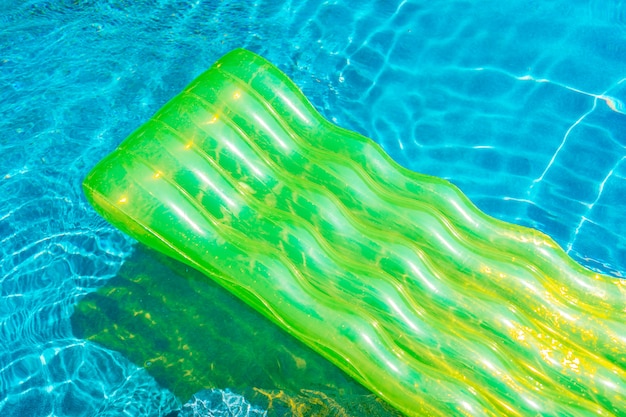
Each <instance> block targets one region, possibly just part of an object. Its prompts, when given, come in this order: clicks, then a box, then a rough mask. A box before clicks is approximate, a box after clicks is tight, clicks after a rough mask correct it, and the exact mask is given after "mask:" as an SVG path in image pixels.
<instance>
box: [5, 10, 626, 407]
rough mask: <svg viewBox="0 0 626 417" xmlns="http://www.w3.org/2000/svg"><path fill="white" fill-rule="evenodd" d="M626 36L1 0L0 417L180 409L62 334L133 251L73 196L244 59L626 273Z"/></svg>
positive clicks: (535, 17)
mask: <svg viewBox="0 0 626 417" xmlns="http://www.w3.org/2000/svg"><path fill="white" fill-rule="evenodd" d="M242 3H245V4H242ZM625 34H626V6H625V5H624V4H623V3H622V2H618V1H599V0H595V1H585V2H582V1H573V2H572V1H564V0H563V1H556V2H550V3H548V2H538V1H517V0H516V1H510V2H502V1H492V0H488V1H482V2H472V1H460V0H453V1H449V0H446V1H437V0H435V1H430V2H427V3H426V2H421V1H391V0H386V1H335V2H329V1H325V2H322V1H305V2H296V1H292V2H290V1H287V2H282V1H258V2H237V1H227V0H223V1H189V2H188V1H165V0H160V1H139V2H132V1H54V2H53V1H26V2H21V1H20V2H18V1H0V115H1V117H0V277H1V278H0V279H1V281H0V285H1V287H0V288H1V289H0V320H1V321H0V323H1V325H0V341H1V343H0V414H1V415H3V416H5V415H6V416H22V415H29V416H46V415H57V416H79V415H80V416H83V415H84V416H95V415H98V416H108V415H110V416H119V415H133V416H134V415H167V414H168V413H174V415H175V414H176V413H177V410H179V409H180V407H181V401H180V399H177V398H175V397H174V396H173V395H172V393H171V392H170V391H168V390H166V389H164V388H162V387H160V386H159V385H158V384H157V383H156V382H155V380H154V378H153V377H152V376H151V375H150V374H149V373H148V372H147V371H146V370H145V369H144V368H143V364H134V363H132V362H131V361H130V360H128V359H127V358H126V357H125V356H123V355H122V354H121V353H120V352H117V351H114V350H109V349H106V348H104V347H102V346H100V345H98V344H95V343H92V342H88V341H85V340H83V339H80V338H77V337H76V336H75V335H74V334H73V331H72V328H71V325H70V316H71V315H72V312H73V311H74V308H75V306H76V304H77V302H78V300H80V299H82V298H83V297H84V296H85V295H86V294H88V293H92V292H93V291H95V290H96V289H97V288H100V287H102V286H103V285H105V284H106V283H107V282H109V281H110V280H111V279H112V278H113V277H115V276H116V274H117V273H118V271H119V270H120V267H121V266H122V265H123V263H124V261H125V260H126V259H128V258H129V256H131V253H132V252H133V250H134V247H135V243H134V242H133V241H132V240H131V239H130V238H127V237H126V236H124V235H123V234H122V233H121V232H118V231H117V230H114V229H113V228H112V227H111V226H109V225H108V224H107V223H106V222H105V221H104V220H102V219H101V218H99V217H98V216H97V215H96V214H95V212H94V211H93V210H92V209H91V207H89V206H88V204H87V203H86V201H85V199H84V197H83V196H82V191H81V189H80V183H81V181H82V179H83V177H84V175H85V174H86V173H87V171H88V170H89V169H90V168H91V167H92V166H93V165H94V164H95V163H96V162H97V161H98V160H100V159H101V158H102V157H103V156H104V155H106V154H107V153H108V152H110V151H111V150H112V149H113V148H115V147H116V146H117V144H119V142H120V141H121V140H123V139H124V138H125V137H126V136H127V135H128V134H129V133H130V132H132V131H133V130H134V129H135V128H136V127H138V126H139V125H140V124H141V123H143V122H144V121H145V120H146V119H147V118H149V117H150V116H151V115H152V114H153V113H154V112H155V111H156V110H157V109H158V108H159V107H160V106H162V105H163V104H164V103H165V102H166V101H167V100H168V99H169V98H171V97H173V96H174V95H175V94H176V93H178V92H179V91H180V90H181V89H182V88H183V87H184V86H185V85H186V83H188V82H189V81H191V80H192V79H193V78H194V77H195V76H197V75H198V74H200V73H201V72H202V71H204V70H205V69H206V68H207V67H208V66H209V65H210V64H211V63H212V62H213V61H214V60H215V59H217V58H218V57H220V56H221V55H223V54H224V53H225V52H227V51H229V50H231V49H233V48H236V47H245V48H248V49H250V50H253V51H255V52H257V53H260V54H261V55H264V56H265V57H266V58H268V59H269V60H270V61H272V62H274V63H275V64H277V65H278V66H279V67H280V68H281V69H283V71H285V72H286V73H287V74H288V75H289V76H290V77H291V78H292V79H293V80H294V81H295V82H296V84H298V85H299V86H300V87H301V88H302V89H303V91H304V93H305V95H307V97H309V99H310V100H311V101H312V102H313V104H314V105H315V106H316V107H317V108H318V109H319V110H320V111H321V112H322V114H323V115H324V116H326V117H327V118H329V119H331V120H333V121H335V122H336V123H337V124H339V125H341V126H343V127H345V128H348V129H351V130H356V131H358V132H360V133H362V134H364V135H366V136H368V137H371V138H373V139H374V140H376V141H378V142H379V143H381V144H382V146H383V147H384V148H385V149H386V150H387V152H389V153H390V154H391V156H392V157H393V158H394V159H396V160H397V161H398V162H399V163H401V164H402V165H404V166H406V167H408V168H410V169H413V170H416V171H419V172H423V173H428V174H432V175H436V176H439V177H444V178H447V179H449V180H451V181H452V182H453V183H455V184H456V185H458V186H459V187H460V188H461V189H462V190H463V191H464V192H465V193H466V194H467V195H468V196H469V197H470V199H472V200H473V201H474V202H475V203H476V204H477V205H478V206H479V207H480V208H482V209H483V210H484V211H486V212H487V213H489V214H491V215H493V216H495V217H497V218H500V219H503V220H506V221H509V222H514V223H518V224H523V225H527V226H531V227H535V228H538V229H540V230H542V231H544V232H546V233H548V234H549V235H551V236H552V237H553V238H555V240H556V241H557V242H558V243H559V244H560V245H561V246H563V247H564V248H565V249H566V250H567V251H568V252H569V254H570V255H571V256H572V257H574V258H575V259H576V260H578V261H579V262H581V263H582V264H584V265H586V266H588V267H591V268H594V269H596V270H598V271H601V272H604V273H608V274H612V275H615V276H625V275H626V225H625V223H624V222H623V221H622V215H623V214H624V207H625V203H626V197H624V195H626V182H625V181H624V178H625V176H626V150H625V146H626V137H625V136H624V133H623V132H625V131H626V129H625V128H626V116H625V113H626V107H625V106H624V100H626V97H625V96H626V82H625V81H624V80H626V69H625V68H624V65H623V56H625V52H626V37H625ZM222 388H224V389H226V388H229V387H226V386H225V387H222Z"/></svg>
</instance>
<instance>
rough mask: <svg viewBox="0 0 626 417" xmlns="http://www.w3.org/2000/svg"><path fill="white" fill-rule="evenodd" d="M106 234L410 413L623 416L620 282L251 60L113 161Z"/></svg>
mask: <svg viewBox="0 0 626 417" xmlns="http://www.w3.org/2000/svg"><path fill="white" fill-rule="evenodd" d="M83 185H84V190H85V193H86V195H87V198H88V200H89V201H90V203H91V204H92V205H93V206H94V208H95V209H96V210H97V211H98V212H99V213H100V214H101V215H102V216H104V217H105V218H106V219H107V220H108V221H109V222H111V223H112V224H114V225H115V226H116V227H118V228H119V229H121V230H123V231H124V232H126V233H128V234H129V235H131V236H133V237H134V238H136V239H137V240H138V241H140V242H142V243H144V244H146V245H147V246H149V247H152V248H154V249H157V250H158V251H160V252H162V253H164V254H166V255H169V256H171V257H172V258H175V259H177V260H179V261H182V262H184V263H185V264H187V265H190V266H192V267H194V268H196V269H198V270H199V271H201V272H203V273H204V274H205V275H206V276H208V277H209V278H211V279H213V280H215V281H216V282H218V283H219V284H220V285H222V286H223V287H225V288H226V289H227V290H229V291H230V292H232V293H233V294H235V295H236V296H237V297H239V298H240V299H241V300H243V301H245V302H246V303H247V304H249V305H250V306H252V307H253V308H254V309H256V310H257V311H259V312H260V313H262V314H263V315H265V316H266V317H267V318H269V319H270V320H271V321H272V322H274V323H276V325H278V326H280V327H281V328H283V329H284V330H286V331H287V332H288V333H289V334H291V335H292V336H294V337H296V338H297V339H299V340H300V341H302V342H304V343H305V344H306V345H308V346H310V347H311V348H312V349H314V350H315V351H317V352H319V353H320V354H321V355H322V356H324V357H325V358H327V359H328V360H329V361H331V362H332V363H334V364H335V365H337V366H338V367H339V368H341V369H342V370H343V371H345V372H346V373H347V374H348V375H350V376H351V377H353V378H354V379H355V380H356V381H358V382H360V383H361V384H362V385H364V386H365V387H367V388H369V389H370V390H371V391H372V392H374V393H375V394H377V395H378V396H380V397H381V398H382V399H384V400H385V401H386V402H388V403H389V404H391V405H392V406H394V407H395V408H397V409H398V410H399V411H401V412H402V413H404V414H406V415H409V416H425V415H426V416H446V417H447V416H457V415H459V416H465V415H466V416H503V415H507V416H535V415H541V416H591V415H593V416H617V415H624V410H626V336H625V335H626V324H625V323H626V281H624V280H620V279H617V278H611V277H607V276H603V275H600V274H597V273H594V272H592V271H589V270H587V269H585V268H583V267H582V266H580V265H578V264H577V263H575V262H574V261H573V260H572V259H571V258H569V257H568V256H567V254H566V253H565V252H564V251H563V250H562V249H561V248H559V247H558V245H556V244H555V243H554V242H553V241H552V240H551V239H550V238H549V237H547V236H545V235H544V234H542V233H540V232H538V231H536V230H532V229H528V228H524V227H520V226H516V225H512V224H508V223H504V222H500V221H498V220H495V219H493V218H491V217H489V216H487V215H485V214H484V213H482V212H481V211H479V210H478V209H477V208H476V207H475V206H474V205H472V203H471V202H470V201H469V200H468V199H467V198H466V197H465V196H464V195H463V194H462V193H461V192H460V191H459V190H458V189H457V188H456V187H454V186H453V185H451V184H450V183H449V182H447V181H445V180H442V179H439V178H434V177H430V176H426V175H420V174H417V173H415V172H411V171H408V170H406V169H404V168H402V167H400V166H398V165H397V164H396V163H394V162H393V161H392V160H391V158H389V156H387V155H386V154H385V153H384V152H383V151H382V150H381V149H380V147H379V146H378V145H376V144H375V143H374V142H372V141H371V140H369V139H367V138H364V137H362V136H360V135H358V134H356V133H354V132H350V131H346V130H344V129H341V128H339V127H337V126H335V125H333V124H331V123H330V122H328V121H327V120H325V119H324V118H322V117H321V116H320V115H319V114H318V112H317V111H316V110H315V109H314V108H313V106H312V105H311V104H310V103H309V102H308V101H307V100H306V98H305V97H304V96H303V95H302V93H301V92H300V91H299V90H298V88H297V87H296V86H295V85H294V84H293V83H292V82H291V81H290V80H289V79H288V78H287V76H285V75H284V74H283V73H281V72H280V71H279V70H278V69H277V68H276V67H274V66H273V65H272V64H271V63H269V62H268V61H266V60H265V59H263V58H261V57H260V56H258V55H255V54H254V53H252V52H249V51H246V50H242V49H238V50H235V51H232V52H230V53H229V54H227V55H225V56H224V57H222V58H221V59H220V60H219V61H217V62H216V63H215V64H214V65H213V66H212V67H211V68H210V69H209V70H208V71H206V72H205V73H204V74H202V75H200V76H199V77H198V78H197V79H196V80H194V81H193V82H192V83H191V84H190V85H189V86H188V87H187V88H185V89H184V91H182V92H181V93H180V94H179V95H178V96H176V97H175V98H173V99H172V100H171V101H170V102H168V103H167V104H166V105H165V106H164V107H163V108H162V109H161V110H159V111H158V112H157V113H156V114H155V115H154V116H153V117H152V118H151V119H150V120H148V121H147V122H146V123H145V124H144V125H143V126H141V127H140V128H139V129H138V130H137V131H135V132H134V133H132V134H131V135H130V137H128V138H127V139H126V140H125V141H124V142H122V144H121V145H120V146H119V147H118V148H117V149H116V150H115V151H113V152H112V153H111V154H110V155H108V156H106V157H105V158H104V159H103V160H102V161H101V162H100V163H99V164H98V165H97V166H96V167H95V168H94V169H93V170H92V171H91V172H90V173H89V174H88V176H87V178H86V179H85V181H84V184H83Z"/></svg>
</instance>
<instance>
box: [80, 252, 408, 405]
mask: <svg viewBox="0 0 626 417" xmlns="http://www.w3.org/2000/svg"><path fill="white" fill-rule="evenodd" d="M72 327H73V329H74V334H76V335H77V336H78V337H80V338H84V339H87V340H90V341H93V342H96V343H99V344H101V345H102V346H105V347H106V348H108V349H112V350H115V351H118V352H120V353H122V354H123V355H124V356H125V357H127V358H128V359H130V360H131V361H132V362H134V363H136V364H137V365H139V366H143V367H144V368H145V369H146V370H147V371H148V373H150V374H151V375H152V376H153V377H154V378H155V379H156V381H157V382H158V383H159V384H160V385H161V386H163V387H164V388H166V389H168V390H171V391H172V392H173V393H174V395H176V397H178V399H179V400H180V401H181V403H185V402H187V401H188V400H189V399H190V398H191V397H192V395H193V394H195V393H197V392H200V391H202V390H205V389H211V388H220V389H221V388H224V387H230V389H231V390H233V391H234V392H236V393H240V394H243V395H244V396H245V397H246V399H247V400H248V401H250V402H251V403H252V404H254V405H256V406H259V407H262V408H264V409H266V410H268V411H269V412H270V413H271V414H270V415H293V416H303V417H306V416H336V415H342V416H346V417H347V416H354V417H358V416H363V415H368V416H379V417H386V416H389V417H392V416H398V415H399V414H398V413H397V412H395V411H394V410H393V409H392V408H390V407H389V406H387V405H385V404H384V403H383V402H381V400H379V399H377V398H376V396H374V395H373V394H371V393H370V392H369V391H368V390H366V389H365V388H363V387H362V386H361V385H359V384H357V383H356V382H354V381H353V380H352V379H351V378H350V377H349V376H347V375H345V374H344V373H343V372H342V371H340V370H339V369H338V368H337V367H335V366H333V365H332V364H331V363H330V362H328V361H327V360H325V359H324V358H322V357H321V356H320V355H319V354H317V353H315V352H314V351H312V350H311V349H310V348H308V347H306V346H304V345H303V344H302V343H301V342H299V341H298V340H296V339H295V338H293V337H291V336H290V335H289V334H287V333H286V332H284V331H283V330H281V329H279V328H278V327H277V326H275V325H274V324H273V323H271V322H270V321H269V320H267V319H266V318H265V317H263V316H262V315H260V314H259V313H257V312H256V311H254V310H253V309H252V308H250V307H249V306H248V305H246V304H245V303H244V302H243V301H241V300H239V299H238V298H237V297H235V296H234V295H232V294H231V293H229V292H228V291H226V290H225V289H224V288H222V287H221V286H219V285H218V284H217V283H215V282H213V281H212V280H209V279H207V277H206V276H205V275H203V274H201V273H200V272H198V271H196V270H194V269H193V268H190V267H189V266H187V265H184V264H182V263H180V262H178V261H175V260H173V259H171V258H168V257H166V256H164V255H161V254H158V253H157V252H155V251H153V250H151V249H148V248H146V247H144V246H141V245H140V246H138V247H137V248H136V250H135V251H134V253H133V254H132V255H131V257H130V258H129V259H127V260H126V262H124V265H123V267H122V268H121V270H120V271H119V273H118V274H117V276H116V277H114V278H112V279H111V280H110V281H108V282H107V284H106V285H105V286H104V287H102V288H100V289H99V290H98V291H97V292H94V293H91V294H89V295H87V296H86V297H85V298H83V299H82V300H81V301H80V302H79V303H78V305H77V306H76V310H75V312H74V314H73V315H72Z"/></svg>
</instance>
